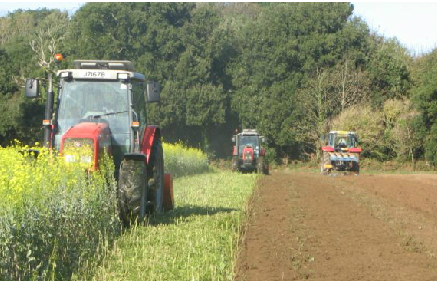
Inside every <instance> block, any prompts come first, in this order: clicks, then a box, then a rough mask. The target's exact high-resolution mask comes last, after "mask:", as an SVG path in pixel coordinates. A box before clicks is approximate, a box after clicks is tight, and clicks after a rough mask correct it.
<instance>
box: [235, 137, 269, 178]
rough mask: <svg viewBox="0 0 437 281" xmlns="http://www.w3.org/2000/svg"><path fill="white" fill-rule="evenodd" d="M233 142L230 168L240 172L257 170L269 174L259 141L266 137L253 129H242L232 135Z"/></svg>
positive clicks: (261, 141)
mask: <svg viewBox="0 0 437 281" xmlns="http://www.w3.org/2000/svg"><path fill="white" fill-rule="evenodd" d="M232 142H233V143H235V146H234V150H233V154H232V170H233V171H241V172H257V173H259V174H261V173H263V174H266V175H267V174H269V165H268V163H267V162H266V160H265V153H266V152H265V149H264V148H262V147H261V143H265V142H266V138H265V137H263V136H261V135H260V134H258V132H257V131H256V130H255V129H244V130H243V132H241V133H239V134H237V135H235V136H233V137H232Z"/></svg>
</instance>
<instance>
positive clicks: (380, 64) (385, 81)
mask: <svg viewBox="0 0 437 281" xmlns="http://www.w3.org/2000/svg"><path fill="white" fill-rule="evenodd" d="M378 39H379V40H380V41H378ZM373 44H374V47H373V48H375V51H374V52H373V54H372V58H371V60H370V62H369V67H368V72H369V78H370V79H371V85H372V86H371V93H372V99H371V100H372V103H373V104H374V105H376V106H383V104H384V101H386V100H388V99H393V98H402V97H406V96H407V94H408V90H409V89H410V87H411V78H410V71H409V67H408V65H409V61H410V60H411V57H410V56H409V55H408V53H407V50H406V49H405V48H404V47H402V46H401V45H400V43H399V42H398V41H397V40H396V39H391V40H385V39H380V38H375V41H374V43H373Z"/></svg>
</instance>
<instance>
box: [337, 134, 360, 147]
mask: <svg viewBox="0 0 437 281" xmlns="http://www.w3.org/2000/svg"><path fill="white" fill-rule="evenodd" d="M354 146H355V142H354V138H353V136H351V135H338V136H337V138H336V139H335V147H340V148H351V147H354Z"/></svg>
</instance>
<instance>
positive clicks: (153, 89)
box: [146, 81, 161, 102]
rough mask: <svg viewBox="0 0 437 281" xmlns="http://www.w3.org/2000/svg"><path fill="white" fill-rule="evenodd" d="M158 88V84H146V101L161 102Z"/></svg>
mask: <svg viewBox="0 0 437 281" xmlns="http://www.w3.org/2000/svg"><path fill="white" fill-rule="evenodd" d="M160 88H161V86H160V85H159V83H158V82H153V81H150V82H147V89H146V91H147V101H148V102H159V101H160V100H161V96H160V92H159V91H160Z"/></svg>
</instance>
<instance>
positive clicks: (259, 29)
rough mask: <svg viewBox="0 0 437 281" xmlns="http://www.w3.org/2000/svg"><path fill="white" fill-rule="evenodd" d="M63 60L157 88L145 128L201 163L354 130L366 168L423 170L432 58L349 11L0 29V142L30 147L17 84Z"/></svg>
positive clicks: (107, 11)
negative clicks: (248, 132) (138, 76)
mask: <svg viewBox="0 0 437 281" xmlns="http://www.w3.org/2000/svg"><path fill="white" fill-rule="evenodd" d="M58 52H60V53H62V54H63V55H64V56H65V57H66V60H65V62H63V63H62V67H68V66H71V65H72V61H73V60H74V59H122V60H130V61H132V62H133V63H134V66H135V68H136V70H137V71H138V72H141V73H144V74H145V75H146V77H147V78H149V79H152V80H156V81H159V82H160V83H161V86H162V88H161V89H162V92H161V96H162V102H161V103H160V104H159V105H150V106H149V108H148V111H149V120H150V123H155V124H158V125H160V126H161V127H162V128H163V135H164V141H168V142H176V141H182V142H184V143H186V144H187V145H189V146H196V147H200V148H202V149H205V150H206V151H207V152H208V153H209V154H210V156H211V157H214V156H215V157H228V156H230V154H231V146H232V143H231V141H230V140H231V135H232V134H234V133H235V131H236V130H241V129H242V128H257V129H258V130H259V131H260V132H261V133H262V134H263V135H265V136H266V137H267V138H268V140H269V148H268V153H269V155H270V157H271V158H279V157H289V158H292V159H300V160H305V159H309V158H310V157H312V156H314V155H318V153H319V147H320V145H321V143H320V139H321V136H322V135H323V134H325V133H327V132H328V131H329V130H331V129H334V130H351V131H356V132H357V133H358V134H359V136H360V140H361V145H362V147H363V149H364V154H365V156H367V157H371V158H375V159H378V160H390V159H397V160H402V161H410V160H411V161H413V162H414V161H415V160H416V159H426V160H429V161H431V162H432V163H434V164H437V150H436V149H435V148H436V147H437V122H436V119H437V79H435V78H436V77H437V64H436V62H437V51H436V50H434V51H433V52H431V53H429V54H426V55H422V56H419V57H417V56H412V55H411V54H410V53H409V52H408V50H407V49H406V48H405V47H404V46H402V44H401V43H400V42H399V41H397V40H396V39H395V38H385V37H383V36H380V35H377V34H376V33H375V32H373V31H371V30H370V28H369V26H368V25H367V24H366V22H364V21H363V20H362V19H361V18H359V17H357V16H355V15H354V12H353V5H352V4H350V3H87V4H85V5H84V6H82V7H81V8H80V9H79V10H78V11H77V12H76V13H75V14H73V15H72V16H71V17H69V16H68V14H67V13H65V12H61V11H59V10H47V9H42V10H34V11H22V10H18V11H15V12H13V13H10V14H8V15H7V16H5V17H2V18H0V74H1V75H0V110H1V111H2V114H1V116H0V144H1V145H8V144H9V143H10V142H11V141H12V140H13V139H20V140H23V141H24V142H34V141H38V140H40V139H41V135H42V129H41V119H42V117H43V111H44V96H43V98H42V99H39V100H25V99H24V95H23V88H22V86H23V85H24V79H25V78H27V77H44V73H45V71H46V70H47V69H48V68H50V65H51V64H52V63H53V61H52V60H51V58H52V57H53V54H54V53H58Z"/></svg>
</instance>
